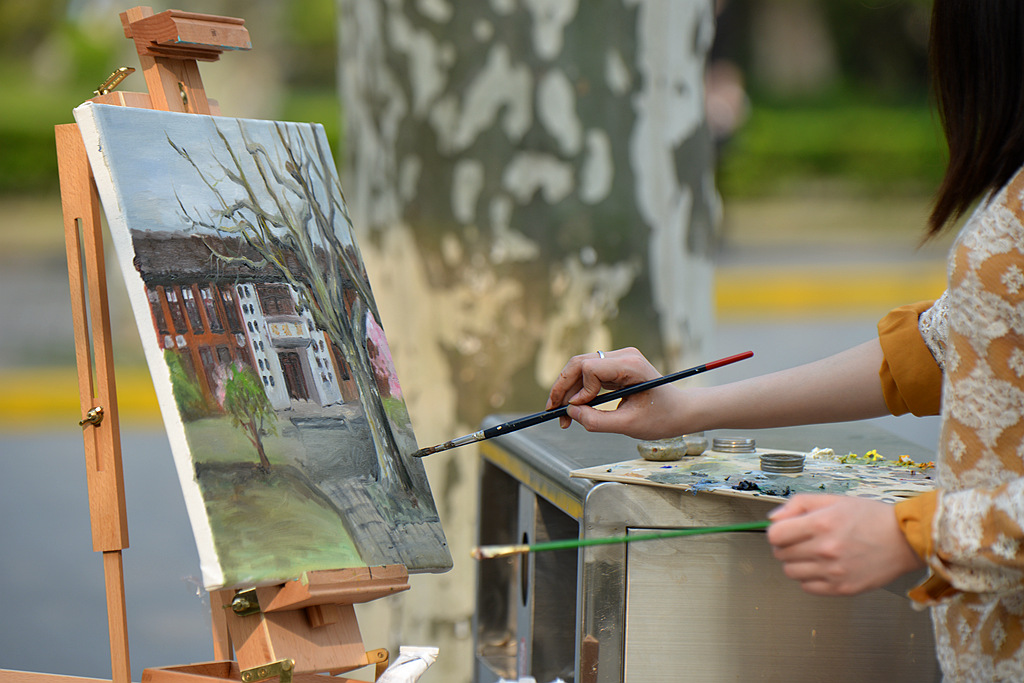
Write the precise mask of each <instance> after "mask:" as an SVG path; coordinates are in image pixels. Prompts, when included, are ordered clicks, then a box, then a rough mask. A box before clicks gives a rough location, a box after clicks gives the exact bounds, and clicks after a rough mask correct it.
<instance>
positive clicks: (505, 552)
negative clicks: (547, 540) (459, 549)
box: [469, 545, 530, 560]
mask: <svg viewBox="0 0 1024 683" xmlns="http://www.w3.org/2000/svg"><path fill="white" fill-rule="evenodd" d="M528 552H530V546H528V545H485V546H478V547H476V548H473V550H472V551H471V552H470V553H469V554H470V556H471V557H472V558H473V559H474V560H490V559H493V558H495V557H507V556H509V555H522V554H523V553H528Z"/></svg>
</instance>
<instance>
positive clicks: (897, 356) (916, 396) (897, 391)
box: [878, 301, 942, 417]
mask: <svg viewBox="0 0 1024 683" xmlns="http://www.w3.org/2000/svg"><path fill="white" fill-rule="evenodd" d="M932 303H934V302H932V301H921V302H918V303H916V304H910V305H907V306H900V307H899V308H896V309H893V310H892V311H891V312H889V314H888V315H886V316H885V317H884V318H882V319H881V320H880V321H879V323H878V341H879V342H880V343H881V345H882V354H883V355H884V359H883V360H882V366H881V368H879V370H878V377H879V379H880V380H881V382H882V394H883V396H884V397H885V405H886V407H887V408H888V409H889V412H890V413H892V414H893V415H903V414H905V413H913V414H914V415H917V416H918V417H920V416H923V415H938V414H939V410H940V407H941V400H942V370H941V369H940V368H939V365H938V364H937V363H936V362H935V359H934V358H933V357H932V353H931V351H929V350H928V346H927V345H926V344H925V343H924V339H922V338H921V332H920V331H919V330H918V327H917V319H918V317H919V316H920V315H921V313H923V312H924V311H926V310H928V308H929V307H930V306H931V305H932Z"/></svg>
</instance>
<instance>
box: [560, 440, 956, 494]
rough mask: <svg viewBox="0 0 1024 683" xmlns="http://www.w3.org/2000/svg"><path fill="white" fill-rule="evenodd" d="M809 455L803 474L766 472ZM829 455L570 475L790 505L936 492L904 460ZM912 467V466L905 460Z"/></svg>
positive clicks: (709, 456)
mask: <svg viewBox="0 0 1024 683" xmlns="http://www.w3.org/2000/svg"><path fill="white" fill-rule="evenodd" d="M768 452H771V453H792V454H794V455H803V456H805V457H804V469H803V472H801V473H799V474H775V473H768V472H762V471H761V465H760V457H761V455H763V454H764V453H768ZM827 453H828V451H818V450H815V451H812V452H811V453H800V452H798V451H780V450H778V449H771V450H770V451H767V450H761V449H757V450H755V451H753V452H750V453H725V452H719V451H706V452H705V453H704V454H703V455H700V456H697V457H693V458H684V459H683V460H680V461H676V462H654V461H648V460H627V461H625V462H619V463H615V464H611V465H599V466H596V467H588V468H584V469H578V470H574V471H573V472H572V473H571V475H570V476H572V477H577V478H584V479H592V480H594V481H617V482H622V483H627V484H646V485H649V486H663V487H667V488H674V489H680V490H683V491H692V492H694V493H696V492H698V491H704V492H708V493H714V494H718V495H726V496H735V497H740V498H766V499H770V500H779V501H784V500H786V499H787V498H788V497H789V496H791V495H794V494H797V493H831V494H837V495H845V496H857V497H859V498H871V499H874V500H881V501H885V502H890V503H895V502H897V501H899V500H903V499H905V498H911V497H913V496H916V495H918V494H921V493H925V492H927V491H930V490H932V489H934V488H935V486H936V476H935V470H934V468H932V467H926V466H920V465H916V464H913V465H910V466H907V464H899V463H901V461H900V460H885V459H882V458H878V459H876V460H860V459H858V458H849V457H846V458H835V457H829V456H828V455H823V454H827ZM902 462H903V463H906V462H907V461H905V460H904V461H902Z"/></svg>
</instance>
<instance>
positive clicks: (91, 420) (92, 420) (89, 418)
mask: <svg viewBox="0 0 1024 683" xmlns="http://www.w3.org/2000/svg"><path fill="white" fill-rule="evenodd" d="M101 422H103V406H96V407H95V408H92V409H91V410H90V411H89V412H88V413H86V414H85V417H83V418H82V419H81V420H79V421H78V426H79V427H84V426H85V425H87V424H91V425H92V426H93V427H99V426H100V423H101Z"/></svg>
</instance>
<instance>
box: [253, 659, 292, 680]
mask: <svg viewBox="0 0 1024 683" xmlns="http://www.w3.org/2000/svg"><path fill="white" fill-rule="evenodd" d="M294 668H295V660H294V659H282V660H281V661H279V662H271V663H270V664H264V665H262V666H257V667H254V668H252V669H246V670H245V671H243V672H242V683H256V681H263V680H266V679H268V678H273V677H274V676H277V677H279V678H280V679H281V683H292V669H294Z"/></svg>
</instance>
